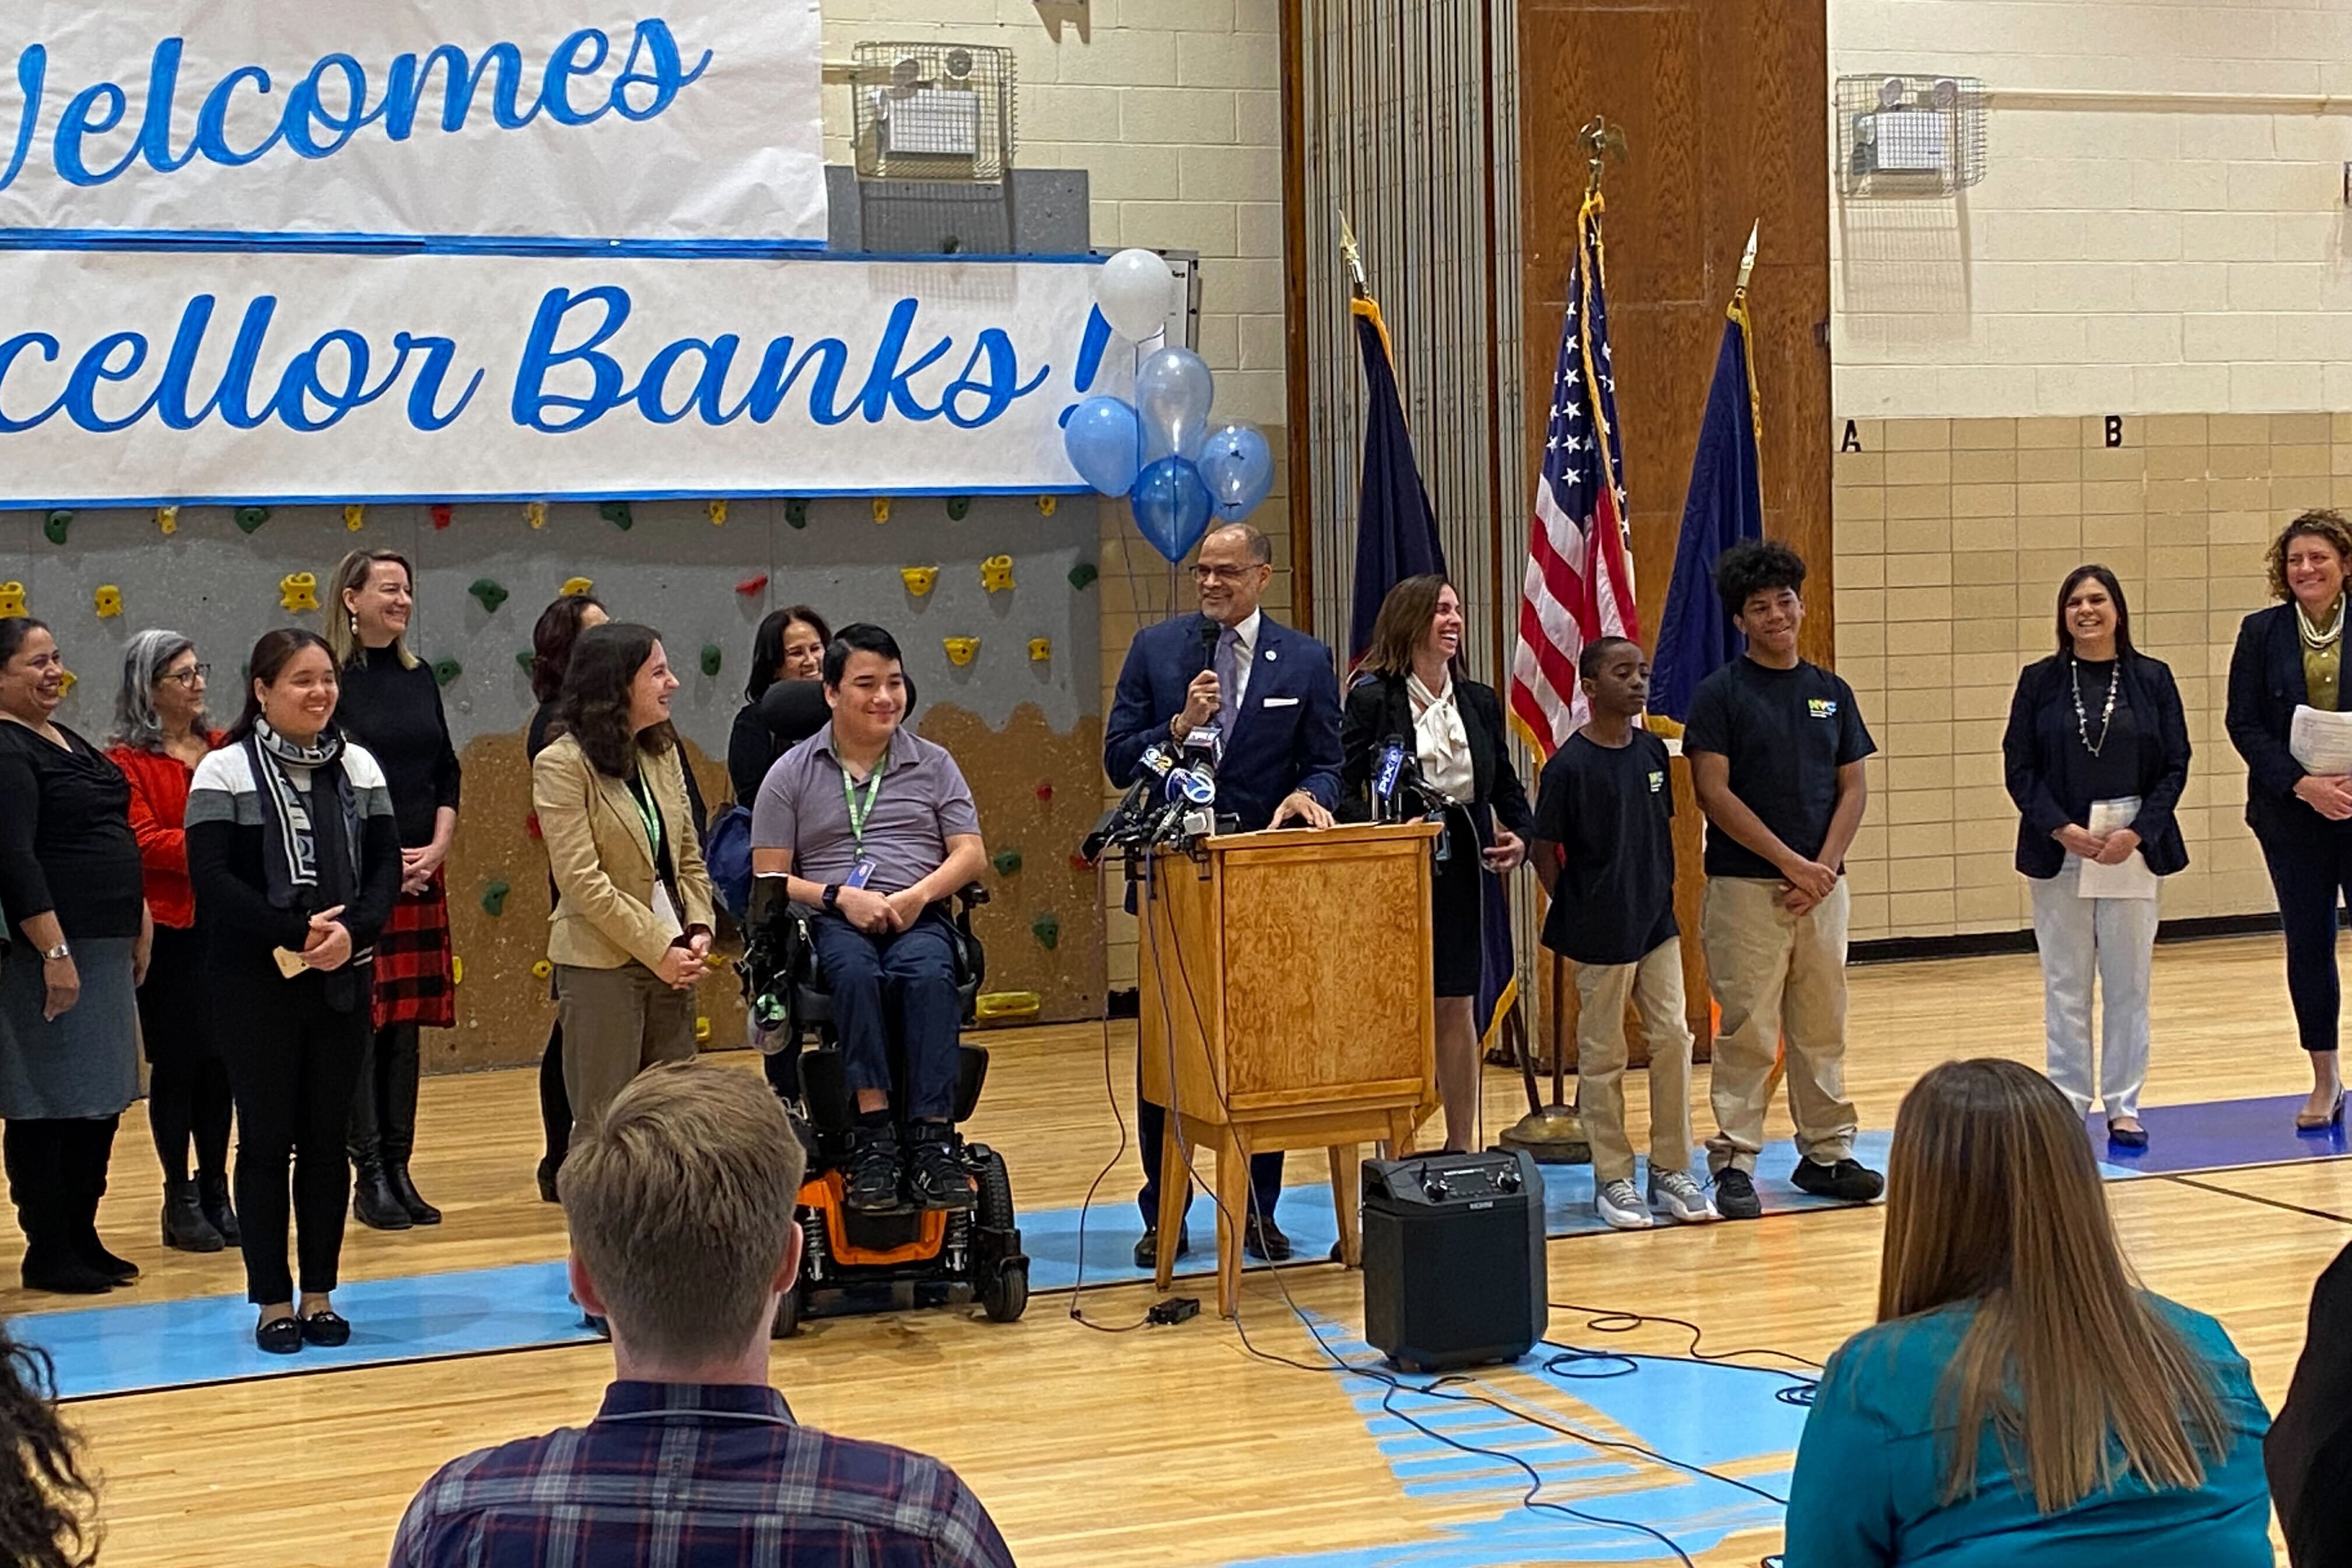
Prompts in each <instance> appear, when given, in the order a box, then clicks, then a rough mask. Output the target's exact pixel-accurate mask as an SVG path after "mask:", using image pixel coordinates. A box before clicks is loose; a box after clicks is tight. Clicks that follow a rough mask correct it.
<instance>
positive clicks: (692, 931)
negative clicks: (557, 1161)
mask: <svg viewBox="0 0 2352 1568" xmlns="http://www.w3.org/2000/svg"><path fill="white" fill-rule="evenodd" d="M676 690H677V677H676V676H674V675H672V674H671V673H670V670H669V660H668V658H667V657H666V656H665V655H664V654H663V652H662V645H661V639H660V638H659V637H656V636H655V635H654V632H653V629H652V628H651V627H650V626H634V625H631V624H629V623H627V622H617V621H616V622H613V623H611V624H609V625H605V626H592V627H590V628H589V629H587V630H586V631H583V632H582V633H581V634H580V640H579V641H578V642H577V643H576V644H574V645H573V647H572V668H571V669H570V670H569V671H568V672H566V674H565V676H564V681H563V692H562V697H561V698H560V699H559V700H558V708H557V712H556V718H555V722H554V724H553V725H551V729H554V730H558V731H560V732H559V733H558V734H557V735H556V738H555V739H554V740H552V741H551V742H549V743H548V746H547V749H546V750H545V751H542V752H540V754H539V758H538V760H537V761H536V762H534V763H532V764H531V769H530V794H531V804H532V805H533V806H534V808H535V809H536V810H537V811H538V813H539V826H540V832H541V835H542V836H543V837H545V839H546V840H547V860H548V869H549V870H550V871H551V873H552V874H553V876H554V878H555V891H556V900H555V913H554V914H553V915H552V916H551V922H550V929H549V931H548V937H547V956H548V958H549V960H550V961H551V963H554V965H555V995H556V1010H557V1013H558V1015H559V1020H560V1022H561V1024H562V1029H563V1086H564V1089H565V1090H566V1092H567V1093H568V1094H569V1095H570V1097H571V1100H572V1115H573V1117H574V1119H575V1120H574V1121H573V1124H572V1126H573V1137H574V1139H575V1140H576V1139H577V1138H578V1137H579V1136H580V1135H581V1133H582V1132H583V1131H585V1130H586V1129H587V1128H588V1127H590V1126H591V1125H593V1123H594V1122H595V1121H596V1120H597V1119H598V1118H599V1117H601V1116H602V1115H603V1114H604V1108H605V1107H606V1106H607V1105H609V1104H611V1103H612V1100H613V1097H614V1095H616V1094H618V1093H620V1092H621V1089H623V1088H624V1087H625V1085H626V1084H627V1083H628V1081H629V1080H630V1079H633V1078H635V1076H636V1075H637V1073H638V1071H639V1070H640V1069H642V1068H646V1067H647V1066H650V1065H651V1064H652V1063H655V1062H657V1061H671V1060H677V1059H679V1058H687V1057H691V1056H693V1055H694V985H695V982H696V981H698V980H699V979H700V978H701V977H702V975H703V974H704V973H705V972H706V970H707V968H708V965H707V964H706V963H705V960H706V959H707V958H708V956H709V952H710V931H711V892H710V877H709V873H708V872H707V871H705V870H704V868H703V864H702V845H701V841H700V837H699V835H698V834H697V832H696V831H695V825H694V817H693V814H692V812H691V811H690V809H689V808H688V805H687V795H686V773H685V758H684V756H683V755H682V754H681V752H680V751H679V748H678V742H677V732H676V731H673V730H672V729H671V728H670V723H669V700H670V693H672V692H673V691H676Z"/></svg>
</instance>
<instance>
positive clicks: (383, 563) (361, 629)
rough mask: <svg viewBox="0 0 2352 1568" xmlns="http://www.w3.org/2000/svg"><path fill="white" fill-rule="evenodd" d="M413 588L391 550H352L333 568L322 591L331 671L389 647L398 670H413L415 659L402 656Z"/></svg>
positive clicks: (403, 560) (404, 563)
mask: <svg viewBox="0 0 2352 1568" xmlns="http://www.w3.org/2000/svg"><path fill="white" fill-rule="evenodd" d="M415 583H416V574H415V572H414V571H413V570H411V569H410V567H409V564H408V557H406V556H405V555H403V554H401V553H400V552H398V551H396V550H354V551H352V552H351V553H350V554H349V555H346V556H344V557H343V558H342V560H341V562H339V563H337V564H336V566H335V575H334V579H333V581H331V583H329V584H328V585H327V587H328V599H327V647H328V649H329V650H330V651H331V652H332V653H333V654H334V656H335V664H336V667H337V668H341V667H342V666H344V665H348V664H351V663H353V662H355V661H356V660H358V659H359V658H361V657H362V652H363V651H364V650H365V649H368V648H372V647H389V648H391V649H392V650H393V651H394V653H396V654H397V655H398V656H399V658H400V664H401V668H404V669H415V668H416V662H417V661H416V656H415V654H413V653H411V652H410V651H409V650H408V617H409V615H410V612H412V611H413V610H414V609H415V603H416V602H415Z"/></svg>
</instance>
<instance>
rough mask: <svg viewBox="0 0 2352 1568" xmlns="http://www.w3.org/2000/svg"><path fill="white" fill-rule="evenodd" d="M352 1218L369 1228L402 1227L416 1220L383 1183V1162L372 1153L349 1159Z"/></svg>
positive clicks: (390, 1228)
mask: <svg viewBox="0 0 2352 1568" xmlns="http://www.w3.org/2000/svg"><path fill="white" fill-rule="evenodd" d="M352 1218H353V1219H355V1220H357V1221H359V1222H360V1223H361V1224H362V1225H363V1226H367V1227H368V1228H369V1229H370V1230H406V1229H407V1228H408V1227H409V1226H412V1225H415V1223H416V1222H415V1220H413V1219H410V1218H409V1217H408V1208H407V1205H404V1204H403V1203H402V1202H401V1201H400V1196H399V1194H396V1193H394V1191H393V1190H392V1187H391V1185H390V1184H388V1183H386V1182H385V1180H384V1173H383V1161H382V1160H379V1159H377V1158H376V1157H374V1156H373V1155H372V1154H371V1155H358V1156H354V1157H353V1159H352Z"/></svg>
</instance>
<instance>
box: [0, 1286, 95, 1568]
mask: <svg viewBox="0 0 2352 1568" xmlns="http://www.w3.org/2000/svg"><path fill="white" fill-rule="evenodd" d="M56 1387H57V1378H56V1374H55V1373H54V1372H53V1371H52V1370H51V1368H50V1366H49V1358H48V1353H47V1352H45V1351H43V1350H41V1349H39V1348H38V1347H37V1346H33V1345H24V1344H18V1343H17V1342H16V1341H14V1340H12V1339H10V1338H9V1337H8V1335H7V1333H6V1331H5V1330H0V1434H5V1438H6V1453H7V1463H6V1464H5V1466H0V1563H14V1564H16V1565H18V1568H83V1565H84V1564H86V1563H95V1562H97V1561H98V1548H99V1531H98V1524H97V1521H96V1520H95V1519H94V1518H93V1517H92V1515H93V1513H94V1511H95V1504H96V1503H97V1501H98V1489H97V1487H96V1486H95V1485H94V1484H93V1483H92V1482H91V1480H90V1479H89V1477H87V1476H85V1475H83V1474H82V1468H81V1440H80V1438H79V1437H77V1436H75V1435H74V1433H73V1432H72V1430H71V1429H70V1428H68V1426H66V1424H65V1423H64V1422H63V1421H61V1420H59V1419H58V1407H57V1404H56V1397H55V1390H56Z"/></svg>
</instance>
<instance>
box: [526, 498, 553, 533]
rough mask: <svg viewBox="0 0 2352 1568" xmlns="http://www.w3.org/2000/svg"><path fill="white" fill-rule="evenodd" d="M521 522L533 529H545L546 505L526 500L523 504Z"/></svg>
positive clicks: (542, 502)
mask: <svg viewBox="0 0 2352 1568" xmlns="http://www.w3.org/2000/svg"><path fill="white" fill-rule="evenodd" d="M522 520H523V521H525V522H527V523H529V524H530V525H531V527H533V528H545V527H546V526H547V503H546V502H545V501H543V500H527V501H525V502H523V503H522Z"/></svg>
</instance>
